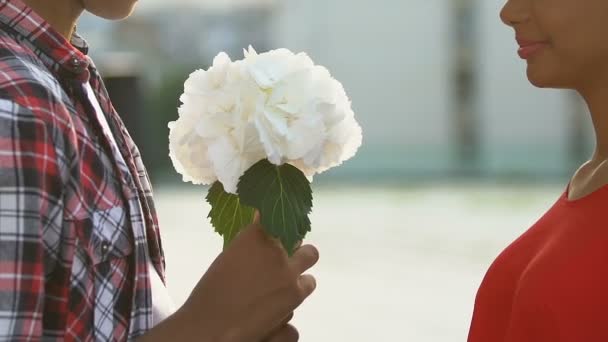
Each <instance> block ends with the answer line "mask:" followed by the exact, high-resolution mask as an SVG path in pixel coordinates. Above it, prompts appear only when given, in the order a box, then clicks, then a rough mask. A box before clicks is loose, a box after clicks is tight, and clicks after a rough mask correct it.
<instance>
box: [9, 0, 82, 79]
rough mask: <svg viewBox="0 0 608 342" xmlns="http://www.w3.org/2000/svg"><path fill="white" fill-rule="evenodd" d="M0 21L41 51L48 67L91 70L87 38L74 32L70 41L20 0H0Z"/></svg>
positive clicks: (61, 69)
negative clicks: (89, 68)
mask: <svg viewBox="0 0 608 342" xmlns="http://www.w3.org/2000/svg"><path fill="white" fill-rule="evenodd" d="M0 25H1V26H0V28H2V29H5V30H12V31H13V32H14V33H15V34H16V35H17V36H18V38H20V39H23V40H26V41H28V42H29V43H30V44H32V45H33V46H34V48H35V49H38V50H39V51H41V52H42V53H43V54H44V56H41V57H43V58H42V59H43V61H44V63H45V64H47V67H49V68H51V69H53V70H55V69H60V70H57V71H67V72H69V73H72V74H75V75H82V74H84V73H85V72H86V71H87V70H88V67H89V64H90V59H89V58H88V56H87V53H88V45H87V43H86V41H85V40H84V39H82V38H81V37H80V36H79V35H78V34H76V33H75V34H74V35H73V37H72V39H71V40H72V41H71V43H70V42H68V41H67V39H65V38H64V37H63V36H62V35H61V34H60V33H59V32H57V31H56V30H55V29H53V28H52V27H51V26H50V25H49V23H47V22H46V21H45V20H44V19H43V18H42V17H40V16H39V15H38V14H37V13H36V12H34V11H33V10H32V9H31V8H30V7H28V6H27V5H26V4H24V3H23V2H22V1H21V0H0Z"/></svg>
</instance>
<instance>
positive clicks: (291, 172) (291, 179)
mask: <svg viewBox="0 0 608 342" xmlns="http://www.w3.org/2000/svg"><path fill="white" fill-rule="evenodd" d="M237 192H238V194H239V197H240V198H241V202H242V203H244V204H246V205H248V206H251V207H254V208H257V209H258V210H259V211H260V216H261V223H262V225H263V226H264V228H265V229H266V231H267V232H268V233H269V234H270V235H271V236H273V237H276V238H278V239H280V240H281V242H282V244H283V247H285V250H286V251H287V253H288V254H289V255H292V254H293V252H294V248H295V245H296V244H297V243H298V242H299V241H300V240H302V239H304V237H305V236H306V234H307V233H308V232H309V231H310V219H309V218H308V214H310V212H311V210H312V190H311V188H310V183H309V182H308V179H306V176H305V175H304V174H303V173H302V171H300V170H299V169H297V168H296V167H294V166H292V165H289V164H284V165H281V166H276V165H273V164H271V163H270V162H269V161H268V160H262V161H260V162H258V163H257V164H255V165H254V166H252V167H251V168H250V169H249V170H247V172H245V174H244V175H243V177H241V179H240V181H239V184H238V191H237Z"/></svg>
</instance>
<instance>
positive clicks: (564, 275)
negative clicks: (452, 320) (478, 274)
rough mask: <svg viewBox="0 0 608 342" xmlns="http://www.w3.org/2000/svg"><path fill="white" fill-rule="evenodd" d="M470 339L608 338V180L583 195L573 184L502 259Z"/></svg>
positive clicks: (484, 290)
mask: <svg viewBox="0 0 608 342" xmlns="http://www.w3.org/2000/svg"><path fill="white" fill-rule="evenodd" d="M468 341H469V342H544V341H550V342H562V341H564V342H565V341H568V342H596V341H597V342H600V341H601V342H606V341H608V186H604V187H603V188H601V189H599V190H597V191H596V192H594V193H592V194H590V195H588V196H586V197H584V198H582V199H580V200H576V201H569V200H568V191H567V190H566V192H565V193H564V194H563V195H562V196H561V197H560V199H559V200H558V201H557V203H555V205H554V206H553V207H552V208H551V209H550V210H549V211H548V212H547V213H546V214H545V215H544V216H543V217H542V218H541V219H540V220H539V221H538V222H537V223H536V224H535V225H534V226H532V228H530V230H528V231H527V232H526V233H525V234H523V235H522V236H521V237H520V238H519V239H517V240H516V241H515V242H514V243H513V244H512V245H511V246H509V247H508V248H507V249H506V250H505V251H504V252H503V253H502V254H501V255H500V256H499V257H498V259H496V261H495V262H494V264H493V265H492V266H491V267H490V270H489V271H488V273H487V274H486V277H485V279H484V280H483V283H482V285H481V288H480V289H479V292H478V294H477V299H476V303H475V312H474V314H473V321H472V323H471V330H470V332H469V340H468Z"/></svg>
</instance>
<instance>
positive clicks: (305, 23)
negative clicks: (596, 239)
mask: <svg viewBox="0 0 608 342" xmlns="http://www.w3.org/2000/svg"><path fill="white" fill-rule="evenodd" d="M503 2H504V0H484V1H481V0H377V1H352V0H332V1H326V0H307V1H301V0H299V1H298V0H171V1H164V0H141V1H140V4H139V5H138V9H137V10H136V13H135V15H133V16H132V17H131V18H130V19H128V20H125V21H121V22H107V21H103V20H100V19H97V18H94V17H91V16H86V17H85V18H83V20H82V21H81V22H80V24H79V28H78V29H79V31H80V33H81V34H82V35H83V36H85V38H87V40H88V41H89V43H90V44H91V46H92V53H91V54H92V56H93V58H94V59H95V60H96V63H97V65H98V67H99V68H100V70H101V71H102V73H103V74H104V75H105V79H106V82H107V85H108V88H109V90H110V94H111V96H112V98H113V101H114V103H115V106H116V107H117V109H118V111H119V112H120V113H121V115H122V117H123V119H124V120H125V122H126V124H127V126H128V127H129V129H130V130H131V133H132V135H133V137H134V138H135V140H136V141H137V143H138V144H139V146H140V149H141V150H142V154H143V156H144V161H145V162H146V164H147V166H148V168H149V171H150V173H151V178H152V180H153V183H154V185H155V190H156V198H157V208H158V211H159V215H160V221H161V225H162V229H163V234H164V247H165V252H166V256H167V266H168V286H169V290H170V292H171V294H172V296H173V298H174V300H175V302H176V303H177V304H181V303H182V302H183V301H184V300H185V299H186V297H187V296H188V294H189V291H190V290H191V288H192V287H193V286H194V284H195V283H196V282H197V281H198V279H199V278H200V276H201V274H202V273H203V272H204V271H205V269H206V267H207V266H208V265H209V263H210V262H211V261H212V260H213V259H214V257H215V256H216V255H217V253H218V252H219V251H220V250H221V246H222V242H221V239H220V237H219V236H216V235H215V234H214V233H213V231H212V228H211V227H210V225H209V222H208V220H207V219H206V213H207V212H208V210H209V208H208V206H207V204H206V203H205V202H204V196H205V193H206V189H205V188H204V187H197V186H193V185H188V184H182V183H181V181H180V177H179V176H178V175H177V174H176V173H175V171H173V169H172V166H171V163H170V160H169V158H168V139H167V136H168V129H167V123H168V122H169V121H172V120H175V119H176V117H177V109H176V108H177V106H178V105H179V103H178V97H179V95H180V94H181V92H182V90H183V82H184V81H185V79H186V78H187V77H188V75H189V73H190V72H192V71H193V70H195V69H198V68H207V67H208V66H209V65H210V63H211V62H212V60H213V57H214V56H215V55H216V54H217V53H218V52H220V51H226V52H227V53H228V54H229V55H230V56H231V57H232V58H233V59H240V58H242V57H243V55H242V50H243V48H246V47H247V46H248V45H250V44H251V45H253V46H254V47H255V48H256V49H257V50H258V51H259V52H263V51H266V50H268V49H273V48H279V47H286V48H289V49H291V50H293V51H296V52H299V51H305V52H307V53H308V54H309V55H310V56H311V57H312V58H313V60H314V61H316V62H317V63H318V64H322V65H325V66H327V67H328V68H329V70H331V72H332V73H333V75H334V76H335V77H336V78H337V79H338V80H340V81H342V82H343V84H344V86H345V88H346V91H347V93H348V94H349V95H350V97H351V99H352V101H353V107H354V110H355V113H356V115H357V117H358V120H359V122H360V123H361V125H362V126H363V130H364V145H363V147H362V148H361V150H360V152H359V154H358V155H357V156H356V157H355V159H353V160H351V161H349V162H347V163H346V164H345V165H344V166H342V167H340V168H337V169H335V170H332V171H329V172H327V173H326V174H323V175H321V176H318V177H317V178H316V180H315V184H314V187H313V188H314V191H315V211H314V213H313V215H312V217H311V218H312V221H313V232H312V233H311V234H310V235H309V241H310V242H312V243H315V244H316V245H317V246H319V248H320V250H321V254H322V261H321V263H320V264H319V265H318V266H317V267H315V269H314V270H313V272H314V273H315V274H316V275H317V278H318V282H319V288H318V291H317V293H315V295H314V296H313V297H312V298H311V299H310V300H309V301H307V302H306V303H305V304H304V305H303V307H302V308H301V309H300V310H299V311H298V312H297V313H296V318H295V322H296V325H297V326H298V327H299V328H300V330H301V335H302V338H301V340H302V341H361V342H363V341H417V342H423V341H465V340H466V336H467V332H468V328H469V324H470V320H471V314H472V309H473V305H474V299H475V293H476V290H477V288H478V286H479V284H480V282H481V280H482V278H483V276H484V274H485V272H486V270H487V268H488V267H489V265H490V264H491V262H492V261H493V260H494V258H495V257H496V256H497V254H498V253H500V252H501V251H502V249H504V248H505V247H506V246H507V245H508V244H509V243H510V242H511V241H513V240H514V239H515V238H516V237H517V236H518V235H519V234H521V233H522V232H523V231H525V230H526V229H527V228H529V227H530V225H532V224H533V223H534V222H535V221H536V220H537V219H538V218H539V217H540V216H541V215H542V214H543V213H544V211H545V210H547V209H548V208H549V207H550V206H551V205H552V204H553V203H554V202H555V200H557V198H558V196H559V195H560V194H561V192H562V191H563V190H564V187H565V185H566V182H567V181H568V179H569V177H570V175H571V174H572V173H573V172H574V171H575V170H576V168H577V167H578V166H579V165H580V164H581V163H582V162H584V161H585V160H586V159H587V157H588V156H589V155H590V153H591V149H592V143H593V133H592V127H591V123H590V122H589V118H588V116H587V113H586V108H585V107H584V105H583V103H582V102H581V100H580V99H579V98H578V96H576V95H575V94H573V93H572V92H568V91H555V90H539V89H536V88H533V87H532V86H530V85H529V83H528V82H527V80H526V76H525V64H524V62H523V61H521V60H520V59H519V58H518V57H517V54H516V44H515V41H514V34H513V32H512V31H511V30H510V29H508V28H507V27H505V26H504V25H503V24H502V23H501V22H500V19H499V16H498V13H499V11H500V8H501V6H502V5H503Z"/></svg>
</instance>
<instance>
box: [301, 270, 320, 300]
mask: <svg viewBox="0 0 608 342" xmlns="http://www.w3.org/2000/svg"><path fill="white" fill-rule="evenodd" d="M298 287H299V289H300V296H301V300H302V301H304V300H305V299H306V298H308V296H310V295H311V294H312V293H313V292H315V290H316V289H317V279H315V277H313V276H312V275H310V274H304V275H301V276H300V278H298Z"/></svg>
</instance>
